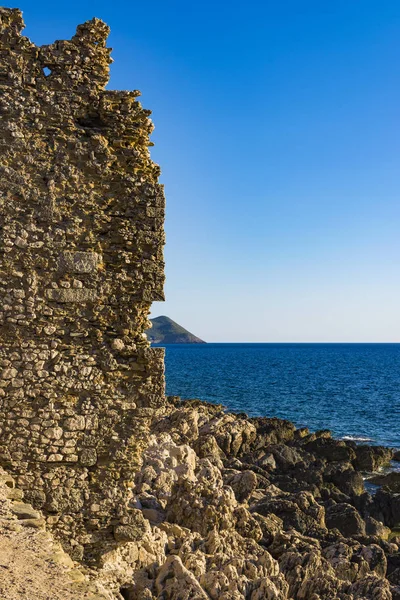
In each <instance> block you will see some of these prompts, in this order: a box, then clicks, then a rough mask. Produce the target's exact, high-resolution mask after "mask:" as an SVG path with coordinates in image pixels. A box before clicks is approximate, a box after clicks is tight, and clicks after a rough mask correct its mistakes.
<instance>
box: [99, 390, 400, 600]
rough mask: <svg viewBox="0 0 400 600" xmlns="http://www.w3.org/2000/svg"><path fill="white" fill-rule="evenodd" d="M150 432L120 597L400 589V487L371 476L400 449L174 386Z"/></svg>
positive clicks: (325, 597) (358, 593) (378, 597)
mask: <svg viewBox="0 0 400 600" xmlns="http://www.w3.org/2000/svg"><path fill="white" fill-rule="evenodd" d="M148 434H149V435H148V445H147V448H146V449H145V450H144V452H143V464H142V468H141V470H140V472H139V473H138V474H137V477H136V481H135V483H134V487H133V490H132V501H131V505H132V508H133V509H134V510H133V513H134V514H135V519H133V520H132V522H131V523H130V524H127V525H126V527H127V531H126V532H125V533H126V536H127V538H129V539H132V535H136V538H137V540H138V541H137V544H136V548H137V551H136V552H137V559H136V562H135V566H134V569H133V571H132V581H131V583H129V582H127V577H126V574H125V577H123V579H124V580H125V584H124V586H123V589H122V592H121V593H122V596H123V598H126V599H128V600H139V599H140V600H153V599H156V598H157V599H160V600H161V599H163V600H167V599H168V600H186V599H189V598H190V599H196V600H197V599H199V600H200V599H204V600H206V599H207V600H209V599H212V600H241V599H246V600H247V599H248V600H261V599H269V600H272V599H274V600H278V599H279V600H283V599H294V600H355V599H374V600H390V599H393V600H398V599H400V552H399V544H400V536H399V537H397V536H396V535H395V533H392V530H393V529H394V528H395V527H396V525H397V522H398V520H399V519H400V495H399V494H397V493H396V492H393V491H391V490H390V489H389V488H388V487H382V488H380V489H378V491H377V492H376V493H375V494H374V495H371V494H370V493H369V492H367V491H366V490H365V486H364V476H363V475H364V474H365V473H372V472H377V471H378V470H379V469H380V468H382V467H383V466H385V465H387V464H388V463H389V461H390V460H391V459H392V458H393V456H394V452H393V450H391V449H389V448H384V447H379V446H367V445H357V444H356V443H354V442H352V441H343V440H335V439H333V438H332V437H331V434H330V432H329V431H319V432H316V433H310V432H309V431H308V430H307V429H296V428H295V426H294V425H293V424H292V423H290V422H289V421H285V420H280V419H276V418H248V417H247V416H246V415H244V414H231V413H227V412H225V410H224V409H223V407H221V406H215V405H212V404H207V403H204V402H200V401H197V400H193V401H184V402H183V401H181V400H180V399H179V398H175V397H172V398H171V397H170V398H168V402H167V404H166V406H165V407H164V408H163V409H161V410H160V411H158V414H157V415H154V417H153V419H152V423H151V425H150V428H149V431H148ZM121 534H122V535H123V532H121ZM129 545H131V543H130V544H129ZM124 552H127V550H126V549H125V550H123V546H121V549H119V550H117V551H114V555H113V558H112V561H114V564H115V565H117V564H119V565H121V564H122V562H123V560H121V559H122V557H123V555H124ZM117 555H118V557H119V558H118V559H117ZM110 558H111V557H110V556H109V557H108V560H110ZM124 560H125V559H124ZM104 574H105V571H104V569H103V573H102V577H104ZM114 575H116V580H118V579H119V580H121V573H120V574H119V575H117V571H115V572H114ZM109 582H110V583H111V581H109Z"/></svg>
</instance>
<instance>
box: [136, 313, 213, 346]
mask: <svg viewBox="0 0 400 600" xmlns="http://www.w3.org/2000/svg"><path fill="white" fill-rule="evenodd" d="M150 321H151V323H152V327H151V328H150V329H147V330H146V334H147V338H148V340H149V341H150V342H151V343H153V344H205V343H206V342H205V341H204V340H201V339H200V338H198V337H197V336H195V335H193V333H190V331H188V330H187V329H185V328H184V327H182V326H181V325H178V323H175V321H173V320H172V319H170V318H169V317H165V316H160V317H155V318H154V319H150Z"/></svg>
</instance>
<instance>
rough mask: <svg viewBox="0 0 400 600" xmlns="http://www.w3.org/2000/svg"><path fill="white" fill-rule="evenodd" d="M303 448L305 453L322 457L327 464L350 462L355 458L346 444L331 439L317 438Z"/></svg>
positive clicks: (351, 449)
mask: <svg viewBox="0 0 400 600" xmlns="http://www.w3.org/2000/svg"><path fill="white" fill-rule="evenodd" d="M305 448H306V450H307V452H311V453H313V454H316V455H318V456H319V457H323V458H325V459H326V460H327V461H328V462H334V461H344V462H351V461H352V460H354V459H355V457H356V453H355V451H354V450H353V448H351V447H350V446H349V444H348V443H346V442H344V441H342V440H335V439H333V438H331V437H318V438H317V439H315V440H313V441H310V442H308V443H307V444H306V445H305Z"/></svg>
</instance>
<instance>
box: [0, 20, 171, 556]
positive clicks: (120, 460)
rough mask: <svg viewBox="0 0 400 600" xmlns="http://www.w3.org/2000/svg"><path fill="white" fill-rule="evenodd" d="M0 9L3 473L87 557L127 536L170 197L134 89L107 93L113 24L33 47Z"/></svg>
mask: <svg viewBox="0 0 400 600" xmlns="http://www.w3.org/2000/svg"><path fill="white" fill-rule="evenodd" d="M22 28H23V21H22V16H21V13H20V11H19V10H14V9H13V10H11V9H0V215H1V218H0V299H1V302H0V465H1V466H3V467H4V468H6V469H7V470H8V471H9V472H10V473H11V474H12V475H13V476H14V477H16V479H17V484H18V486H19V487H22V488H23V489H24V490H25V495H26V497H27V499H28V500H29V501H30V502H32V503H33V504H34V505H36V506H37V507H40V508H41V509H42V510H44V511H45V513H46V515H47V519H48V524H49V525H50V526H51V527H53V528H54V529H55V531H56V533H57V535H59V536H60V537H61V538H62V539H63V541H64V545H66V546H68V547H69V550H70V551H72V553H73V554H74V555H75V556H76V557H77V558H79V557H80V556H82V553H83V552H84V550H85V551H86V553H87V554H88V555H90V552H91V548H92V547H93V545H94V544H96V545H97V546H98V545H99V542H100V541H104V543H105V544H106V545H107V544H108V543H110V544H112V543H113V540H115V539H118V537H121V532H124V536H125V537H128V538H129V535H127V533H126V532H127V531H129V527H128V525H129V523H130V521H131V520H132V515H130V512H129V508H128V507H127V501H128V499H129V485H130V482H131V481H132V479H133V476H134V473H135V469H137V466H138V463H139V453H140V448H141V443H142V440H143V437H144V436H145V430H146V428H145V422H146V417H147V416H148V415H149V414H150V413H151V412H152V411H153V410H154V409H156V408H157V407H160V406H162V404H163V401H164V357H163V350H162V349H159V348H153V349H152V348H150V347H149V344H148V342H147V339H146V337H145V335H144V331H145V329H146V328H147V327H148V313H149V309H150V305H151V302H152V301H154V300H162V299H163V283H164V263H163V245H164V231H163V222H164V193H163V188H162V186H161V185H160V184H159V183H158V177H159V174H160V170H159V167H158V166H157V165H156V164H154V163H153V162H152V161H151V159H150V154H149V146H150V145H151V142H150V141H149V135H150V134H151V132H152V128H153V126H152V123H151V120H150V119H149V114H150V112H149V111H147V110H144V109H143V108H142V106H141V105H140V103H139V102H138V99H137V98H138V96H139V92H137V91H133V92H115V91H108V90H105V85H106V83H107V81H108V77H109V65H110V62H111V59H110V49H109V48H107V47H106V38H107V35H108V33H109V30H108V27H107V26H106V25H105V24H104V23H103V22H102V21H100V20H98V19H93V20H92V21H89V22H87V23H84V24H83V25H80V26H78V28H77V32H76V35H75V36H74V37H73V38H72V39H71V40H67V41H56V42H55V43H53V44H51V45H49V46H42V47H37V46H35V45H34V44H33V43H31V42H30V40H29V39H28V38H26V37H24V36H22V35H21V30H22Z"/></svg>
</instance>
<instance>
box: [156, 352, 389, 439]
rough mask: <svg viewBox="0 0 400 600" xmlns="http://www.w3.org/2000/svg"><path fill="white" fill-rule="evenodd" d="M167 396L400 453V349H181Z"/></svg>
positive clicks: (169, 368)
mask: <svg viewBox="0 0 400 600" xmlns="http://www.w3.org/2000/svg"><path fill="white" fill-rule="evenodd" d="M165 363H166V382H167V394H168V395H176V396H181V397H182V398H200V399H202V400H208V401H210V402H215V403H221V404H223V405H225V406H226V407H227V408H228V409H229V410H233V411H239V412H246V413H247V414H248V415H250V416H269V417H274V416H275V417H280V418H285V419H289V420H291V421H293V422H294V423H295V424H296V425H297V426H299V427H303V426H306V427H309V428H310V430H312V431H315V430H317V429H331V430H332V432H333V434H334V435H335V436H337V437H341V438H345V439H354V440H356V441H359V442H368V443H371V444H384V445H387V446H394V447H399V448H400V344H199V345H197V344H175V345H172V344H171V345H167V346H166V359H165Z"/></svg>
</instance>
